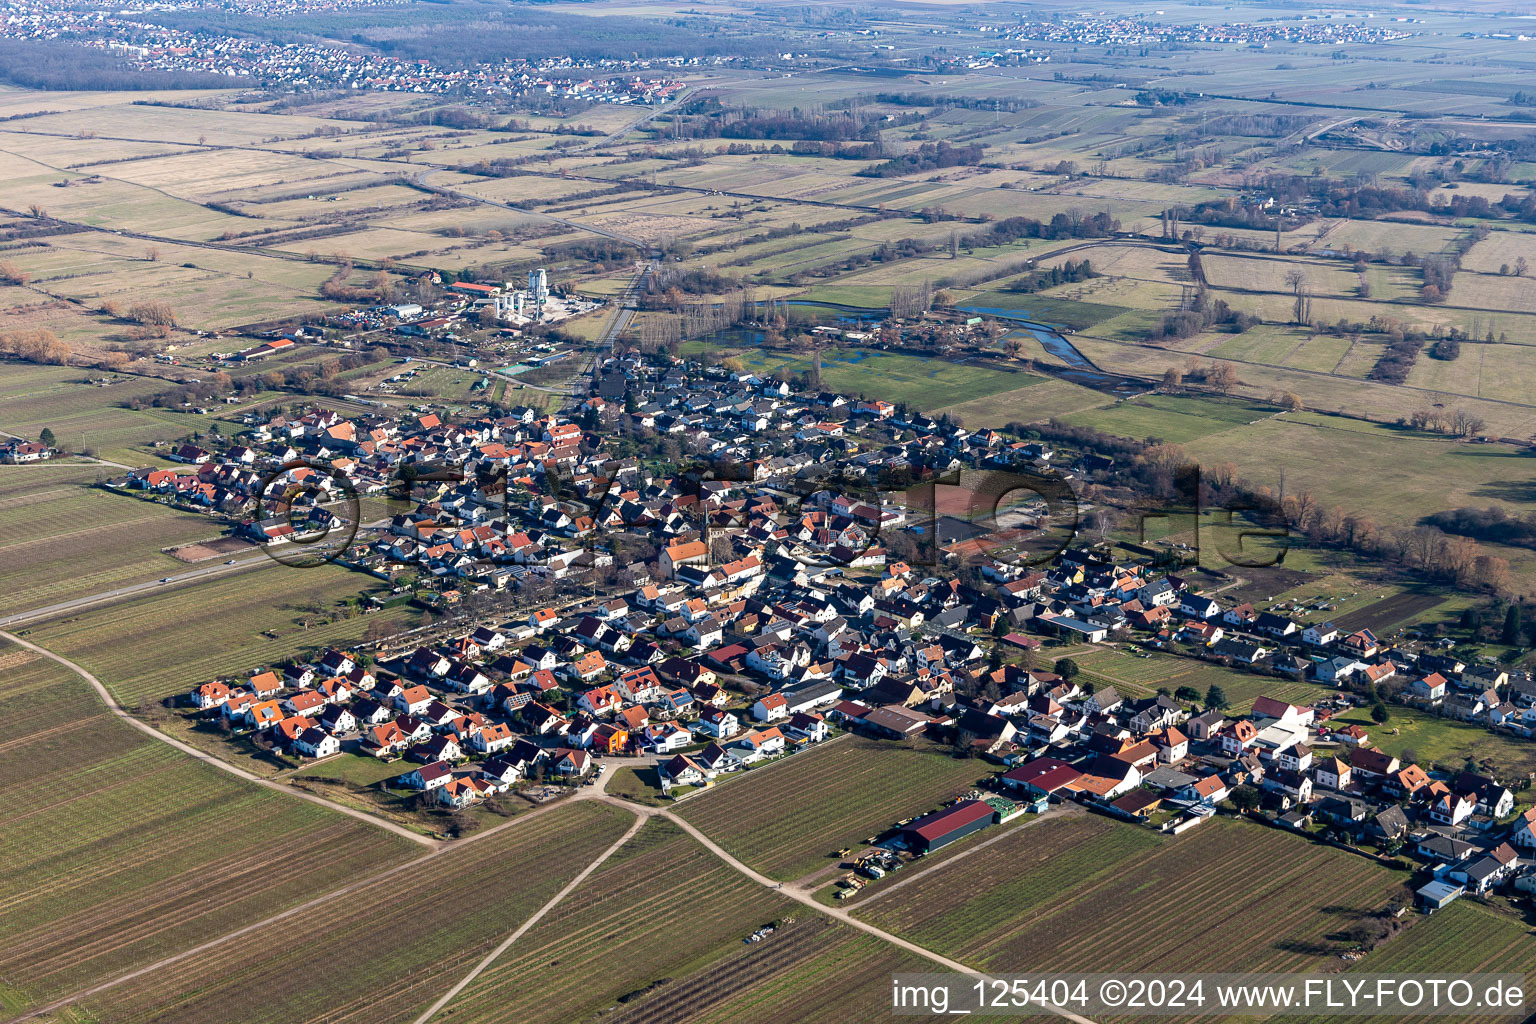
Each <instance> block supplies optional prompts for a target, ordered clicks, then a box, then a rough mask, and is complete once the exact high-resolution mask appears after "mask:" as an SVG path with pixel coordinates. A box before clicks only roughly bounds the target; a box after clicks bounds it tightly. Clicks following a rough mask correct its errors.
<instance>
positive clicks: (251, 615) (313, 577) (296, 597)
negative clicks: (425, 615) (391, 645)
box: [28, 562, 406, 708]
mask: <svg viewBox="0 0 1536 1024" xmlns="http://www.w3.org/2000/svg"><path fill="white" fill-rule="evenodd" d="M376 585H377V581H376V580H374V579H372V578H371V577H369V576H364V575H361V574H358V573H354V572H351V571H349V570H346V569H340V568H337V567H335V566H332V565H325V566H318V567H315V568H312V569H296V568H293V567H291V566H286V565H280V564H278V563H275V562H273V563H271V564H269V565H263V566H262V567H260V568H255V569H250V570H246V571H242V572H237V573H235V574H233V575H230V576H221V577H217V578H215V579H211V580H207V581H203V582H200V583H198V584H196V585H195V586H189V587H184V588H173V589H167V590H163V591H157V592H155V593H153V594H150V595H146V596H144V597H140V598H138V599H136V600H134V601H133V602H132V603H131V604H126V605H117V606H112V607H108V608H102V609H98V610H94V611H87V612H81V613H78V614H75V615H72V616H70V617H68V618H65V619H61V620H55V621H51V622H46V623H43V624H41V625H39V626H35V627H33V628H32V629H31V630H30V631H29V633H28V639H30V640H32V641H33V642H34V643H37V644H40V645H42V646H44V647H47V648H48V649H49V650H51V651H54V652H55V653H57V654H62V655H64V656H65V657H67V658H70V659H71V660H73V661H77V662H79V663H80V664H81V665H83V666H85V667H86V668H87V669H88V670H90V671H91V672H94V673H95V674H96V675H97V676H98V677H99V678H100V679H101V680H102V681H103V682H104V683H105V684H106V685H107V686H108V687H109V688H110V689H111V691H112V693H113V695H114V696H116V697H117V699H118V700H119V701H121V702H122V704H123V705H124V706H125V707H130V708H132V707H135V706H138V705H141V704H144V705H149V704H156V703H159V702H160V701H162V700H163V699H165V698H166V697H170V696H173V695H179V694H182V693H185V692H187V691H188V690H190V689H191V688H192V687H193V686H195V685H197V684H198V683H202V682H207V681H209V680H211V679H216V678H220V677H228V676H236V677H239V676H244V675H246V674H248V673H249V672H251V671H254V670H256V669H259V668H261V667H262V666H265V665H269V664H275V663H279V662H282V661H283V660H285V659H287V658H291V657H293V656H295V655H297V654H299V653H301V652H312V651H315V650H318V649H319V648H322V647H326V646H329V645H332V644H336V645H342V646H345V645H348V644H351V643H355V642H356V641H357V640H359V639H361V638H362V637H363V635H364V633H365V631H366V630H368V629H369V628H370V627H372V628H375V629H377V630H381V631H384V632H386V633H387V632H393V631H394V629H393V628H390V629H386V626H392V627H396V628H397V627H398V626H399V625H400V623H401V622H402V621H404V616H405V614H406V613H405V612H404V611H403V609H386V610H383V611H377V612H370V613H367V614H362V613H361V612H359V611H357V609H356V607H355V604H356V602H357V601H358V599H359V598H361V597H363V596H364V595H366V594H368V593H370V592H371V591H373V590H374V589H375V588H376ZM349 604H350V605H351V606H352V607H350V608H349V607H348V605H349ZM269 633H270V634H271V635H268V634H269Z"/></svg>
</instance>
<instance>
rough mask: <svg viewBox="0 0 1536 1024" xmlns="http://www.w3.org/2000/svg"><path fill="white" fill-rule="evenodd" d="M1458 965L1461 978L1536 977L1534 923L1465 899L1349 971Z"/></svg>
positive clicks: (1277, 1023) (1328, 1020)
mask: <svg viewBox="0 0 1536 1024" xmlns="http://www.w3.org/2000/svg"><path fill="white" fill-rule="evenodd" d="M1447 964H1455V965H1456V967H1455V970H1456V972H1457V973H1458V974H1472V973H1478V972H1486V973H1491V974H1524V975H1525V976H1526V978H1528V979H1529V978H1530V977H1532V976H1533V974H1536V948H1533V946H1532V944H1531V933H1530V927H1529V924H1528V923H1527V922H1526V921H1525V920H1523V919H1522V918H1521V917H1519V916H1517V915H1516V914H1514V913H1512V912H1510V911H1509V910H1508V909H1505V908H1502V907H1488V906H1479V905H1478V904H1476V903H1473V902H1471V901H1469V900H1460V901H1458V902H1456V903H1453V904H1451V905H1450V906H1449V907H1446V908H1445V909H1443V910H1437V911H1436V912H1435V913H1434V914H1433V915H1431V916H1429V917H1420V918H1416V919H1413V920H1412V923H1411V924H1410V925H1409V926H1408V928H1407V929H1406V930H1405V931H1403V932H1402V933H1401V934H1399V935H1396V936H1394V937H1393V938H1391V939H1390V940H1388V941H1387V943H1386V944H1385V945H1383V946H1381V947H1380V948H1379V949H1377V950H1375V951H1374V952H1372V953H1371V955H1370V956H1367V957H1366V958H1365V959H1363V960H1359V961H1357V962H1355V963H1353V964H1350V965H1349V966H1348V967H1346V968H1345V969H1344V974H1345V976H1346V977H1347V976H1348V975H1350V974H1433V973H1435V972H1436V971H1440V970H1444V969H1445V965H1447ZM1270 1019H1271V1021H1272V1022H1273V1024H1342V1022H1344V1021H1348V1020H1350V1019H1351V1018H1349V1017H1335V1016H1308V1017H1299V1016H1294V1015H1287V1016H1282V1017H1272V1018H1270ZM1509 1019H1511V1018H1510V1017H1509V1016H1508V1015H1507V1014H1505V1015H1503V1016H1500V1015H1498V1014H1496V1013H1488V1014H1475V1013H1473V1014H1457V1020H1458V1021H1465V1022H1466V1024H1492V1022H1495V1021H1501V1020H1509Z"/></svg>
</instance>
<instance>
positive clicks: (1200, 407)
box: [1063, 395, 1279, 444]
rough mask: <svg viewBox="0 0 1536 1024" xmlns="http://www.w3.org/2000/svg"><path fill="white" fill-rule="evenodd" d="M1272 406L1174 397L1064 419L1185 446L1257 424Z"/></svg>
mask: <svg viewBox="0 0 1536 1024" xmlns="http://www.w3.org/2000/svg"><path fill="white" fill-rule="evenodd" d="M1277 412H1279V410H1278V409H1276V408H1275V407H1274V406H1272V405H1260V404H1258V403H1253V402H1220V401H1211V400H1209V399H1205V398H1192V397H1191V398H1186V397H1181V396H1177V395H1149V396H1145V397H1142V398H1131V399H1126V400H1124V401H1121V402H1118V403H1116V404H1115V405H1112V406H1109V407H1107V408H1102V409H1091V410H1088V411H1086V412H1081V413H1075V414H1073V415H1070V416H1065V417H1063V419H1065V420H1066V421H1067V422H1068V423H1073V424H1076V425H1078V426H1085V427H1093V428H1095V429H1097V430H1102V431H1105V432H1106V433H1110V434H1118V435H1119V436H1121V437H1130V438H1135V439H1137V440H1146V439H1148V438H1154V437H1155V438H1157V439H1158V440H1159V441H1167V442H1170V443H1173V444H1185V443H1187V442H1190V441H1195V440H1198V439H1200V438H1202V437H1209V436H1211V435H1213V434H1223V433H1225V432H1226V431H1229V430H1231V429H1232V428H1234V427H1242V426H1247V425H1249V424H1253V423H1258V422H1260V421H1262V420H1267V419H1269V418H1270V417H1272V416H1274V415H1275V414H1276V413H1277Z"/></svg>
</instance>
